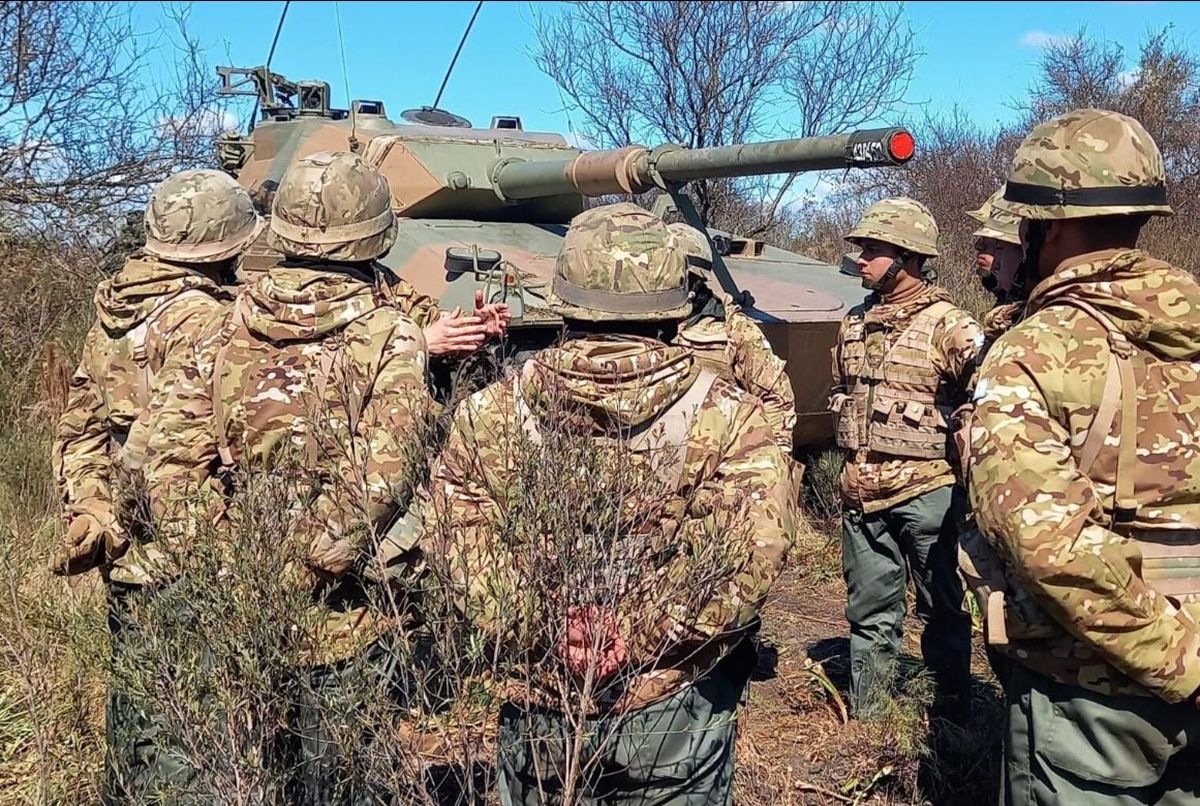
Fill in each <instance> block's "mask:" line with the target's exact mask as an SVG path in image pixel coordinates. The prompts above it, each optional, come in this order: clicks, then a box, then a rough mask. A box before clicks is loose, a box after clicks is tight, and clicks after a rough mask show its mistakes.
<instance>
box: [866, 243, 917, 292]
mask: <svg viewBox="0 0 1200 806" xmlns="http://www.w3.org/2000/svg"><path fill="white" fill-rule="evenodd" d="M911 257H912V253H910V252H901V253H900V254H898V255H896V257H894V258H893V259H892V265H890V266H888V268H887V271H885V272H884V273H883V277H881V278H879V282H877V283H876V282H873V281H871V280H869V279H867V278H866V277H863V281H862V285H863V288H865V289H867V290H868V291H879V292H881V293H887V287H888V286H889V285H891V284H892V282H893V281H894V280H895V279H896V277H897V276H898V275H899V274H900V270H901V269H903V268H904V264H905V263H907V262H908V260H909V258H911Z"/></svg>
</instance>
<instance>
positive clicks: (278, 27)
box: [247, 0, 292, 132]
mask: <svg viewBox="0 0 1200 806" xmlns="http://www.w3.org/2000/svg"><path fill="white" fill-rule="evenodd" d="M291 4H292V0H284V4H283V11H281V12H279V24H278V25H276V26H275V36H274V38H273V39H271V49H270V51H268V52H267V73H268V75H269V74H270V72H271V59H273V58H275V46H276V45H278V44H279V34H280V32H282V31H283V21H284V20H285V19H287V13H288V6H290V5H291ZM257 118H258V98H255V99H254V111H253V112H251V113H250V125H249V127H248V129H247V131H248V132H252V131H254V121H255V120H256V119H257Z"/></svg>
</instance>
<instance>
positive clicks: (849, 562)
mask: <svg viewBox="0 0 1200 806" xmlns="http://www.w3.org/2000/svg"><path fill="white" fill-rule="evenodd" d="M962 506H963V498H962V491H961V489H960V488H957V487H942V488H940V489H937V490H933V491H932V492H928V493H925V494H924V495H920V496H917V497H916V498H913V499H910V500H908V501H905V502H904V503H902V504H898V505H897V506H894V507H892V508H891V509H886V510H882V511H880V512H872V513H869V514H867V513H864V512H863V511H862V510H859V509H854V508H851V507H847V508H846V509H845V511H844V512H843V514H842V574H843V577H844V579H845V580H846V620H847V621H849V622H850V700H851V706H852V708H853V710H854V712H855V713H856V714H858V715H860V716H870V715H871V714H872V713H874V712H875V710H876V709H877V707H878V705H879V701H880V695H885V694H889V693H890V692H891V690H892V687H893V685H894V682H895V677H896V657H897V655H898V653H899V650H900V643H901V639H902V638H903V626H904V615H905V610H906V607H905V594H906V592H907V590H908V580H909V579H910V578H911V579H912V582H913V586H914V587H915V589H916V600H917V602H916V603H917V607H916V609H917V617H918V618H919V619H920V620H921V623H922V625H923V626H924V629H923V632H922V634H921V654H922V656H923V659H924V661H925V665H926V666H927V667H928V668H929V669H930V670H931V671H932V672H933V674H934V676H935V679H936V681H937V686H938V693H939V695H940V697H941V698H942V700H943V701H950V702H953V703H954V704H955V705H952V706H951V707H952V708H957V710H958V713H957V714H956V717H957V718H958V719H962V718H964V716H963V713H962V712H963V711H965V709H966V704H967V702H968V698H969V693H970V683H971V673H970V664H971V617H970V616H969V615H968V614H967V613H966V611H965V610H963V607H962V602H963V587H962V580H961V579H960V578H959V576H958V558H957V551H956V546H957V532H958V524H959V520H960V518H959V510H960V508H961V507H962Z"/></svg>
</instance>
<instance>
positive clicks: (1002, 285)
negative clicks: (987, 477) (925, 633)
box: [951, 185, 1028, 685]
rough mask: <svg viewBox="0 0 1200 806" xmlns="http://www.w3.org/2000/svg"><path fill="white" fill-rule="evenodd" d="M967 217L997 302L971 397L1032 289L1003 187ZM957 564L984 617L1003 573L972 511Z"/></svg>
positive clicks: (961, 415) (962, 459) (956, 421)
mask: <svg viewBox="0 0 1200 806" xmlns="http://www.w3.org/2000/svg"><path fill="white" fill-rule="evenodd" d="M967 215H969V216H971V218H973V219H975V220H976V221H978V222H979V223H980V224H981V225H982V226H980V228H979V229H977V230H976V231H975V233H974V235H975V238H976V241H975V251H976V253H977V254H976V258H975V271H976V274H977V275H978V276H979V279H980V282H981V284H982V285H983V288H984V290H986V291H987V292H988V293H990V294H992V295H993V297H994V298H995V300H996V304H995V305H994V306H992V308H991V309H990V310H988V312H987V313H986V314H984V316H983V323H982V324H983V335H984V342H983V345H982V346H981V347H980V348H979V353H978V355H976V356H975V367H976V369H975V373H973V374H972V376H971V380H970V381H969V382H968V383H967V393H968V396H973V395H974V392H975V381H976V379H977V373H978V368H979V366H980V365H981V364H982V363H983V359H984V358H985V357H986V355H987V352H988V350H989V349H991V346H992V345H993V344H995V342H996V340H997V339H999V338H1000V337H1001V336H1003V335H1004V334H1005V333H1006V332H1008V330H1009V329H1010V328H1012V326H1013V325H1014V324H1016V322H1017V320H1018V319H1020V317H1021V315H1022V313H1023V312H1024V310H1025V297H1026V294H1027V292H1028V289H1027V288H1026V287H1025V282H1024V278H1023V277H1021V276H1020V275H1019V274H1018V272H1017V267H1018V266H1019V265H1020V263H1021V238H1020V235H1019V233H1018V232H1017V229H1018V225H1019V224H1020V219H1019V218H1017V216H1016V215H1014V214H1013V212H1012V211H1011V209H1010V206H1009V204H1008V202H1006V201H1004V185H1001V186H1000V189H999V190H997V191H996V192H994V193H993V194H992V195H991V196H989V197H988V199H987V201H985V202H984V203H983V206H982V207H980V208H979V209H978V210H972V211H970V212H969V213H967ZM973 409H974V403H972V402H971V401H970V400H968V401H967V402H966V403H964V404H963V405H962V406H960V407H959V409H958V410H957V411H955V412H954V417H953V419H952V422H953V427H954V441H953V443H952V444H951V447H952V448H953V450H952V451H951V454H952V459H953V464H954V469H955V471H956V473H957V475H958V481H959V484H961V485H962V486H963V487H964V489H965V487H966V483H967V480H966V472H967V471H966V464H967V462H966V460H967V458H968V457H969V455H970V450H969V446H968V445H967V442H968V436H967V427H966V425H967V423H968V422H969V421H970V416H971V411H972V410H973ZM958 563H959V571H960V572H961V573H962V576H963V579H964V581H966V583H967V585H968V586H969V587H970V588H971V591H972V593H973V594H974V595H975V597H976V601H977V605H978V607H979V610H980V612H983V611H985V610H986V609H987V598H988V596H990V595H991V591H992V589H993V584H994V581H995V577H996V576H997V574H999V572H1000V571H999V565H998V563H997V560H996V559H995V554H994V552H992V550H991V549H990V548H989V547H988V545H987V541H986V540H985V539H984V537H983V535H982V534H980V532H979V528H978V527H977V526H976V524H975V516H974V513H972V512H971V511H970V509H969V508H967V509H966V511H964V513H963V525H962V528H961V530H960V533H959V538H958ZM984 649H985V651H986V653H987V658H988V661H989V662H990V663H991V666H992V671H993V672H994V673H995V675H996V679H997V680H999V681H1000V683H1001V685H1003V684H1004V681H1005V680H1006V679H1007V676H1008V675H1007V672H1006V671H1005V668H1004V658H1003V656H1002V655H1000V654H999V653H997V652H996V651H995V648H994V647H992V646H991V645H990V644H985V646H984Z"/></svg>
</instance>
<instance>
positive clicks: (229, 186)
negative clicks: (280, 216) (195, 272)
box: [145, 170, 263, 263]
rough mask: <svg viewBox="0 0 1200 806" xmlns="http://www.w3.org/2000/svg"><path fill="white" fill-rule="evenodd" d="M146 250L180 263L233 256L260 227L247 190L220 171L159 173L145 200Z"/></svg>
mask: <svg viewBox="0 0 1200 806" xmlns="http://www.w3.org/2000/svg"><path fill="white" fill-rule="evenodd" d="M145 221H146V245H145V251H146V252H147V253H148V254H151V255H154V256H156V257H160V258H163V259H165V260H177V261H180V262H182V263H216V262H217V261H220V260H225V259H227V258H231V257H234V256H235V255H237V254H239V253H240V252H242V250H244V249H245V248H246V247H247V246H248V245H249V244H250V242H251V241H253V240H254V239H255V238H257V237H258V234H259V233H260V232H261V231H262V227H263V220H262V218H260V217H259V215H258V213H256V212H255V211H254V204H253V203H252V202H251V201H250V194H249V193H247V192H246V189H245V188H243V187H242V186H241V185H239V184H238V183H237V182H236V181H235V180H234V179H233V177H231V176H229V175H228V174H226V173H222V172H221V171H211V170H196V171H181V172H179V173H177V174H174V175H173V176H170V177H168V178H167V179H164V180H163V181H162V182H160V183H159V184H158V185H157V186H156V187H155V188H154V192H153V193H151V194H150V201H149V203H147V205H146V213H145Z"/></svg>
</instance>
